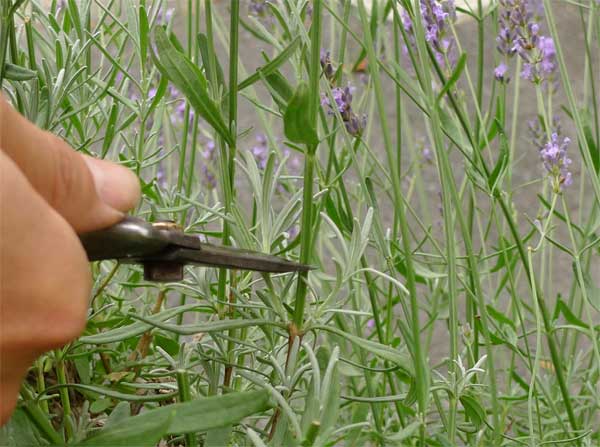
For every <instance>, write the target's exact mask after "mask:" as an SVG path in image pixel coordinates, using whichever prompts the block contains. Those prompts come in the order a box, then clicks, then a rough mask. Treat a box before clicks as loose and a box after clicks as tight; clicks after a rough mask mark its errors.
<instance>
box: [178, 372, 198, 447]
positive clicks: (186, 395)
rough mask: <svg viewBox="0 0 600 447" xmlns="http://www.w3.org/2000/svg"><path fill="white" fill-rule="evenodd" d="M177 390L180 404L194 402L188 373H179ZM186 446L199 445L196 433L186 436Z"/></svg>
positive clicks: (194, 446) (193, 446)
mask: <svg viewBox="0 0 600 447" xmlns="http://www.w3.org/2000/svg"><path fill="white" fill-rule="evenodd" d="M177 388H178V390H179V400H180V402H189V401H191V400H192V395H191V392H190V380H189V376H188V373H187V371H185V370H178V371H177ZM185 445H186V446H187V447H196V446H197V445H198V439H197V438H196V434H195V433H186V434H185Z"/></svg>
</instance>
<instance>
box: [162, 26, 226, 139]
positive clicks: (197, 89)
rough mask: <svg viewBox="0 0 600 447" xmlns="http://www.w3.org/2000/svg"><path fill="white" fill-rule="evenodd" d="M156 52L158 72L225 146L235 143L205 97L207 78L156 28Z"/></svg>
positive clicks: (218, 112)
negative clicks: (172, 85)
mask: <svg viewBox="0 0 600 447" xmlns="http://www.w3.org/2000/svg"><path fill="white" fill-rule="evenodd" d="M154 42H155V44H156V53H155V54H153V56H154V61H155V63H156V66H157V67H158V69H159V70H160V72H161V73H162V74H163V75H164V76H166V77H167V78H169V80H170V81H171V82H172V83H173V84H174V85H175V87H177V88H178V89H179V90H180V91H181V92H182V93H183V94H184V95H185V97H186V98H187V99H188V101H189V102H190V104H191V106H192V107H193V108H194V109H195V110H196V112H197V113H198V115H200V116H201V117H202V118H204V120H206V122H207V123H208V124H210V125H211V126H212V127H213V128H214V129H215V131H217V133H218V134H219V135H220V136H221V137H223V139H224V140H225V141H226V142H227V144H229V145H231V146H233V145H234V140H233V138H232V136H231V133H230V132H229V128H228V127H227V125H226V124H225V121H224V119H223V115H222V114H221V110H220V109H219V107H218V106H217V105H216V104H215V102H214V101H213V100H212V99H211V98H210V96H209V94H208V88H207V82H206V78H205V77H204V75H203V74H202V72H201V71H200V69H199V68H198V67H197V66H196V65H194V63H193V62H192V61H190V60H189V59H188V58H187V57H186V56H185V55H184V54H183V53H181V52H180V51H178V50H177V48H176V47H175V46H174V45H173V43H172V42H171V40H170V39H169V37H168V36H167V33H166V31H165V30H164V29H163V28H162V27H157V28H156V31H155V32H154Z"/></svg>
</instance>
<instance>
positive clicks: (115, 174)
mask: <svg viewBox="0 0 600 447" xmlns="http://www.w3.org/2000/svg"><path fill="white" fill-rule="evenodd" d="M83 158H84V160H85V162H86V163H87V166H88V168H89V170H90V172H91V173H92V177H93V178H94V184H95V185H96V192H97V193H98V196H99V197H100V200H102V201H103V202H104V203H106V204H107V205H109V206H111V207H113V208H115V209H117V210H119V211H123V212H125V211H129V210H130V209H132V208H134V207H135V206H136V205H137V203H138V201H139V199H140V194H141V193H140V182H139V180H138V178H137V176H136V175H135V174H133V172H131V171H129V169H127V168H125V167H123V166H119V165H118V164H116V163H112V162H109V161H105V160H99V159H97V158H92V157H88V156H84V157H83Z"/></svg>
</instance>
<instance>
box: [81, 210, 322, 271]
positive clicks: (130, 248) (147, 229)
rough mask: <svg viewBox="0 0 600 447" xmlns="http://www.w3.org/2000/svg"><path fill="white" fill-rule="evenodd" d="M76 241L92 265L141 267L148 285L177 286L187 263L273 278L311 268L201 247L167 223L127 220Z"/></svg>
mask: <svg viewBox="0 0 600 447" xmlns="http://www.w3.org/2000/svg"><path fill="white" fill-rule="evenodd" d="M79 237H80V239H81V242H82V244H83V247H84V248H85V251H86V253H87V256H88V259H89V260H90V261H101V260H105V259H115V260H118V261H119V262H122V263H124V264H142V265H143V266H144V278H145V279H146V280H148V281H156V282H175V281H181V280H182V279H183V267H184V266H185V265H187V264H194V265H205V266H212V267H222V268H227V269H239V270H254V271H258V272H271V273H285V272H302V271H307V270H310V269H311V267H309V266H307V265H304V264H300V263H297V262H293V261H289V260H287V259H284V258H281V257H278V256H273V255H269V254H265V253H260V252H257V251H251V250H243V249H240V248H235V247H226V246H221V245H213V244H209V243H205V242H202V241H201V240H200V236H199V235H196V234H188V233H185V232H184V231H183V229H182V228H181V227H180V226H178V225H177V224H175V223H174V222H171V221H160V222H146V221H145V220H142V219H139V218H136V217H126V218H125V219H123V220H122V221H121V222H119V223H117V224H115V225H113V226H112V227H109V228H106V229H103V230H98V231H93V232H89V233H85V234H82V235H80V236H79Z"/></svg>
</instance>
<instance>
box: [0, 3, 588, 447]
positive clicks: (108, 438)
mask: <svg viewBox="0 0 600 447" xmlns="http://www.w3.org/2000/svg"><path fill="white" fill-rule="evenodd" d="M365 3H367V2H364V1H363V0H359V1H357V2H350V1H349V0H345V1H322V0H314V1H313V0H311V1H307V0H279V1H271V2H267V3H265V2H262V1H257V0H252V1H242V2H239V0H231V1H230V2H211V1H210V0H206V1H201V0H187V1H180V2H178V3H177V5H176V7H175V9H174V11H173V10H171V9H169V8H171V7H173V6H175V5H171V4H170V3H169V4H168V3H167V2H166V1H164V0H139V1H128V0H68V1H57V0H52V1H51V2H50V6H49V7H48V5H47V4H46V2H44V1H40V0H25V1H16V2H15V0H2V7H1V10H0V13H1V14H2V17H1V20H2V28H1V30H0V64H1V65H0V81H1V82H2V84H1V85H2V89H3V92H4V95H5V96H6V97H7V98H8V99H9V100H10V101H11V102H12V104H13V105H14V107H16V108H17V109H18V110H19V111H21V112H22V113H23V114H24V115H25V116H27V117H28V118H29V119H30V120H32V121H33V122H35V123H37V124H38V125H39V126H40V127H42V128H45V129H48V130H50V131H52V132H54V133H57V134H58V135H60V136H61V137H63V138H64V139H65V140H66V141H68V142H69V143H70V144H71V145H72V146H73V147H74V148H75V149H76V150H78V151H82V152H85V153H88V154H92V155H94V156H97V157H101V158H106V159H110V160H113V161H117V162H119V163H121V164H123V165H124V166H127V167H128V168H130V169H131V170H132V171H134V172H135V173H136V174H137V175H138V176H139V178H140V181H141V183H142V190H143V200H142V202H141V203H140V204H139V206H138V207H137V209H135V210H134V211H133V214H135V215H138V216H141V217H143V218H145V219H147V220H151V221H152V220H156V219H173V220H175V221H176V222H178V223H180V224H181V225H182V226H184V227H185V229H186V231H188V232H191V233H201V234H203V235H205V236H206V237H207V238H208V239H210V240H212V241H214V242H219V243H222V244H225V245H235V246H239V247H244V248H249V249H253V250H259V251H263V252H269V253H273V254H278V255H281V256H286V257H289V258H290V259H293V260H300V261H301V262H304V263H308V264H311V265H313V266H314V267H315V269H314V270H313V271H311V272H309V273H301V274H298V275H292V274H284V275H267V274H257V273H251V272H240V271H225V270H222V271H219V270H217V269H211V268H189V269H188V270H187V271H186V276H185V280H184V281H182V282H180V283H168V284H162V285H161V284H156V283H150V282H146V281H144V280H143V275H142V271H141V268H140V267H139V266H131V265H118V264H115V263H113V262H101V263H94V264H93V266H92V269H93V274H94V278H95V283H94V290H93V296H92V297H91V302H90V311H89V321H88V325H87V328H86V331H85V334H83V336H82V337H81V338H80V339H79V340H77V341H74V342H72V343H70V344H69V345H68V346H65V347H64V348H62V349H59V350H56V351H54V352H50V353H47V354H45V355H43V356H42V357H40V358H39V359H38V360H37V361H36V363H35V365H33V367H32V369H31V371H30V374H29V376H28V377H27V380H26V382H25V383H24V385H23V388H22V392H21V398H20V402H19V406H18V409H17V411H16V412H15V414H14V416H13V418H12V420H11V421H10V423H9V424H8V425H7V426H6V427H4V428H3V429H2V439H3V445H4V444H6V445H14V446H21V445H32V444H40V445H46V444H60V443H68V444H69V445H90V446H91V445H94V446H95V445H130V446H133V445H136V446H137V445H140V446H153V445H157V444H158V443H159V442H160V445H174V446H175V445H187V446H192V445H204V446H207V447H208V446H222V445H254V446H256V447H260V446H266V445H272V446H280V445H304V446H309V445H323V446H324V445H348V446H353V445H355V446H360V445H415V446H416V445H428V446H452V445H478V446H489V445H507V446H508V445H510V446H512V445H521V444H523V445H530V446H538V445H582V446H584V445H587V446H592V445H599V444H600V430H599V428H598V427H599V426H600V417H599V414H600V387H599V374H600V349H599V345H600V339H599V334H600V326H599V324H600V288H599V284H600V281H599V279H598V274H599V273H600V261H599V255H600V236H599V235H600V178H599V173H600V152H599V147H600V146H599V144H600V113H599V112H598V108H597V102H598V101H597V100H598V98H597V88H598V81H599V78H598V62H599V61H598V60H597V57H596V56H597V54H598V49H599V48H600V5H598V2H597V1H595V0H579V1H568V0H562V1H558V0H556V1H550V0H544V1H543V2H541V1H540V2H537V1H535V0H529V1H525V0H522V1H521V0H515V1H513V2H509V1H508V0H503V1H497V0H492V1H491V2H489V4H488V2H483V1H481V0H479V1H478V0H472V1H470V2H468V4H469V5H471V6H470V7H459V8H458V9H457V10H455V9H454V8H453V6H452V2H448V1H446V0H444V1H438V0H398V1H394V0H373V1H372V2H368V3H369V5H365ZM515 4H523V5H525V4H527V5H526V6H527V7H528V8H534V4H535V6H536V7H535V8H534V9H535V11H533V12H532V11H530V10H529V9H528V11H529V12H528V13H527V15H526V16H522V17H521V19H523V23H520V22H519V23H516V22H515V23H516V24H515V23H513V22H511V20H512V19H515V17H517V16H518V14H521V13H522V11H517V10H514V9H511V7H512V8H514V7H515V6H514V5H515ZM423 5H425V6H423ZM511 5H513V6H511ZM437 7H439V8H441V9H440V10H437V12H436V10H435V8H437ZM422 8H423V9H422ZM556 11H560V14H562V15H565V17H572V18H575V19H576V21H577V23H579V24H580V28H581V36H579V37H578V39H580V40H577V42H578V43H579V44H580V48H579V49H578V51H579V53H578V54H579V57H580V59H578V64H579V65H577V66H576V67H573V66H570V65H569V63H568V61H569V60H572V58H570V57H569V56H570V55H569V54H566V51H565V45H566V43H567V42H569V48H573V42H572V41H570V40H569V39H574V38H572V36H564V37H563V38H562V40H561V39H560V37H561V36H559V35H558V29H557V25H556V22H555V19H556V17H557V16H558V13H557V12H556ZM507 13H508V14H509V15H508V16H507V15H506V14H507ZM436 14H437V15H436ZM510 14H513V15H510ZM420 16H422V20H419V19H416V20H415V17H420ZM507 17H508V19H507ZM511 23H512V24H511ZM534 26H538V27H539V31H538V30H537V28H534ZM511 27H512V28H511ZM508 28H510V29H509V31H507V33H508V34H506V33H505V34H502V30H503V29H508ZM498 35H500V36H502V38H498V39H499V40H497V39H496V36H498ZM502 39H505V40H511V39H512V40H511V41H510V42H508V43H507V44H506V45H504V44H503V40H502ZM550 40H551V42H550ZM503 45H504V46H503ZM544 45H545V46H544ZM257 46H258V47H260V48H262V53H259V50H257V49H256V48H257ZM496 47H499V48H498V49H496ZM251 51H252V52H253V53H252V54H249V52H251ZM494 67H497V68H496V69H494ZM569 76H577V79H578V81H577V82H575V81H573V80H572V78H570V77H569ZM349 84H351V85H352V87H347V86H348V85H349ZM532 104H533V105H532ZM559 118H560V119H562V125H560V124H559V123H558V119H559ZM528 119H530V120H533V121H534V123H533V124H532V125H531V132H532V133H533V141H530V138H529V137H528V136H527V135H528V130H527V126H526V125H525V124H524V123H525V121H526V120H528ZM554 134H556V135H554ZM566 136H569V137H570V138H571V139H572V140H573V141H572V142H571V144H570V145H569V142H568V141H567V140H565V137H566ZM255 139H256V143H254V141H255ZM536 145H537V147H536ZM567 147H568V157H569V159H571V160H572V164H571V165H570V167H568V166H569V162H567V161H566V160H567V156H566V155H565V151H566V150H567ZM553 151H554V152H553ZM567 167H568V172H567Z"/></svg>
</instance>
